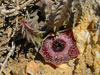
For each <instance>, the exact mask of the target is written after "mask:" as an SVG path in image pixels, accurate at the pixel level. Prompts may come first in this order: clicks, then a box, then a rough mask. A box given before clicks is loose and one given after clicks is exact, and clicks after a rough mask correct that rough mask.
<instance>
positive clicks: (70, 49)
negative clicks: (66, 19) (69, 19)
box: [39, 29, 79, 66]
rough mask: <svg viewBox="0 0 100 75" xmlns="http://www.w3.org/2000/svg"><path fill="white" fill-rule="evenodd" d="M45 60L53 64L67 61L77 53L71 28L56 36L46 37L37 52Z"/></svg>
mask: <svg viewBox="0 0 100 75" xmlns="http://www.w3.org/2000/svg"><path fill="white" fill-rule="evenodd" d="M39 53H40V54H41V55H42V56H43V58H44V59H45V61H46V62H49V63H52V64H54V65H55V66H57V65H59V64H61V63H64V62H67V61H69V60H71V59H73V58H75V57H77V56H78V55H79V50H78V48H77V46H76V43H75V40H74V37H73V32H72V29H69V30H67V31H66V32H63V33H60V34H59V35H56V36H49V37H47V38H46V39H45V40H44V42H43V45H42V47H41V49H40V52H39Z"/></svg>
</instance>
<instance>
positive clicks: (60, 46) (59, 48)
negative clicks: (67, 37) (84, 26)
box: [52, 40, 65, 52]
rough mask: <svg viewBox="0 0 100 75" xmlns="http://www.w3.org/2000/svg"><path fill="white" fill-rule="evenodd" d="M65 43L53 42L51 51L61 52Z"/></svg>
mask: <svg viewBox="0 0 100 75" xmlns="http://www.w3.org/2000/svg"><path fill="white" fill-rule="evenodd" d="M64 44H65V42H64V41H63V40H55V41H54V43H53V46H52V47H53V50H54V51H56V52H59V51H62V50H63V49H64V46H65V45H64Z"/></svg>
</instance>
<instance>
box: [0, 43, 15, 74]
mask: <svg viewBox="0 0 100 75" xmlns="http://www.w3.org/2000/svg"><path fill="white" fill-rule="evenodd" d="M14 50H15V44H14V42H12V47H11V49H10V51H9V53H8V55H7V57H6V59H5V61H4V62H3V64H1V69H0V75H1V73H2V71H3V69H4V67H5V65H6V63H7V61H8V59H9V58H10V56H11V55H12V53H13V52H14Z"/></svg>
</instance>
